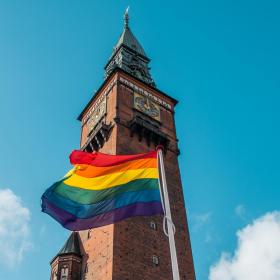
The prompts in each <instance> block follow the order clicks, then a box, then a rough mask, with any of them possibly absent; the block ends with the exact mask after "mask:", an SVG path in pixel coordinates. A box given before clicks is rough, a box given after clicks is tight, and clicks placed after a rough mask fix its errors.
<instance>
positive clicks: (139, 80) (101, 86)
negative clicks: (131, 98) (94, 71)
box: [77, 67, 178, 121]
mask: <svg viewBox="0 0 280 280" xmlns="http://www.w3.org/2000/svg"><path fill="white" fill-rule="evenodd" d="M118 72H119V73H123V74H125V75H128V76H129V78H131V79H133V80H135V81H137V82H139V83H142V84H143V85H144V86H145V87H148V88H149V89H150V90H151V91H155V92H157V93H158V94H160V95H162V96H164V97H166V98H168V99H169V100H170V101H171V103H172V104H173V106H174V107H175V106H176V105H177V104H178V100H176V99H175V98H173V97H171V96H170V95H168V94H167V93H165V92H163V91H161V90H159V89H158V88H156V87H153V86H151V85H150V84H148V83H145V82H144V81H142V80H141V79H138V78H136V77H134V76H131V75H130V73H128V72H126V71H125V70H123V69H121V68H119V67H116V68H115V69H114V70H113V71H112V72H111V74H110V75H109V76H108V77H107V78H106V80H104V82H103V83H102V84H101V85H100V87H99V88H98V89H97V91H96V92H95V93H94V95H93V96H92V98H91V99H90V100H89V102H88V103H87V104H86V106H85V107H84V109H83V110H82V112H81V113H80V114H79V115H78V117H77V120H79V121H81V120H82V118H83V116H84V113H85V112H86V111H87V109H88V108H89V107H90V105H91V104H92V102H93V101H94V100H95V99H96V97H97V96H98V95H99V94H100V92H101V91H102V90H103V89H104V88H105V86H106V85H107V84H108V83H110V81H111V80H112V78H113V76H114V75H115V74H116V73H118Z"/></svg>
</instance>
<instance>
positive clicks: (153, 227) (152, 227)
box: [150, 221, 157, 230]
mask: <svg viewBox="0 0 280 280" xmlns="http://www.w3.org/2000/svg"><path fill="white" fill-rule="evenodd" d="M150 228H151V229H153V230H157V225H156V223H155V222H154V221H150Z"/></svg>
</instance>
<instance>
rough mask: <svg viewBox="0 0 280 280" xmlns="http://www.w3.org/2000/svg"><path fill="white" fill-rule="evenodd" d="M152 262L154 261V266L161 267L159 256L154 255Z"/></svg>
mask: <svg viewBox="0 0 280 280" xmlns="http://www.w3.org/2000/svg"><path fill="white" fill-rule="evenodd" d="M152 261H153V264H154V265H159V257H158V256H156V255H153V258H152Z"/></svg>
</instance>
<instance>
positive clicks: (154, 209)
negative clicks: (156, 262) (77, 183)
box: [42, 198, 163, 231]
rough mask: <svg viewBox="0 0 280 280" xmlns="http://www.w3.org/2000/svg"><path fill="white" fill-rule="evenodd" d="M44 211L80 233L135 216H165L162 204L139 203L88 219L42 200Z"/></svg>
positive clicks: (66, 226)
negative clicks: (80, 217)
mask: <svg viewBox="0 0 280 280" xmlns="http://www.w3.org/2000/svg"><path fill="white" fill-rule="evenodd" d="M42 210H43V212H45V213H47V214H49V215H50V216H51V217H53V218H54V219H55V220H57V221H58V222H59V223H60V224H61V225H62V226H64V227H65V228H67V229H69V230H72V231H78V230H85V229H90V228H94V227H101V226H105V225H109V224H113V223H116V222H119V221H121V220H124V219H126V218H129V217H133V216H152V215H157V214H163V210H162V206H161V202H138V203H134V204H131V205H128V206H125V207H122V208H118V209H115V210H112V211H110V212H107V213H104V214H100V215H97V216H94V217H92V218H87V219H79V218H77V217H75V216H74V215H72V214H70V213H68V212H66V211H64V210H62V209H60V208H58V207H56V206H54V205H53V204H52V203H51V202H49V201H48V200H46V199H45V198H43V199H42Z"/></svg>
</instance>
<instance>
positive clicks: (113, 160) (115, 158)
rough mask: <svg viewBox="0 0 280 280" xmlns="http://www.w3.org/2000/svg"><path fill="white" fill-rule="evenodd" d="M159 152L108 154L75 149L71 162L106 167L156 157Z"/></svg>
mask: <svg viewBox="0 0 280 280" xmlns="http://www.w3.org/2000/svg"><path fill="white" fill-rule="evenodd" d="M156 157H157V152H156V151H152V152H149V153H146V154H136V155H107V154H102V153H98V152H97V153H87V152H83V151H78V150H75V151H73V152H72V153H71V155H70V162H71V163H72V164H74V165H75V164H89V165H93V166H98V167H106V166H113V165H118V164H121V163H125V162H128V161H131V160H137V159H144V158H156Z"/></svg>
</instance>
